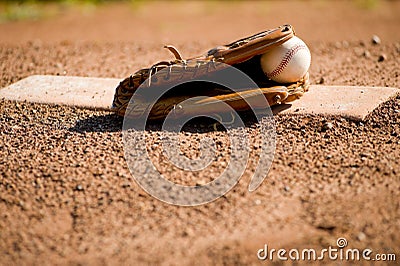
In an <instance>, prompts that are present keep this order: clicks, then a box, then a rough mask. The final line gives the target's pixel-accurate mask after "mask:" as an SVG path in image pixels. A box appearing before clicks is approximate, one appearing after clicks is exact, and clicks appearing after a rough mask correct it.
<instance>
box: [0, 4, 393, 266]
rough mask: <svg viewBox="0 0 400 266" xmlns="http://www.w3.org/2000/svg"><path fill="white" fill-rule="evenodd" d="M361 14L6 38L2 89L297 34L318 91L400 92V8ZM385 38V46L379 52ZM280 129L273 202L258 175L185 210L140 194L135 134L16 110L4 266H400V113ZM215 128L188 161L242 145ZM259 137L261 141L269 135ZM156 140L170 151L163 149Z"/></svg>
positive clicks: (138, 25) (11, 32) (133, 25)
mask: <svg viewBox="0 0 400 266" xmlns="http://www.w3.org/2000/svg"><path fill="white" fill-rule="evenodd" d="M357 3H358V2H357V1H354V2H335V3H331V2H327V1H315V2H312V1H304V2H303V1H301V2H297V1H290V2H283V1H279V2H278V1H276V2H234V3H214V2H210V3H209V2H207V3H199V2H190V3H181V2H177V3H172V4H167V3H156V2H155V3H149V4H142V5H139V6H136V7H135V9H131V7H130V6H129V5H123V4H122V5H121V4H113V5H105V6H100V7H98V8H97V10H95V11H93V12H92V13H89V14H85V15H82V14H80V13H74V12H70V11H67V12H66V13H65V14H62V15H60V17H57V18H48V19H43V20H39V21H35V22H31V21H21V22H12V23H11V22H10V23H5V24H0V37H1V38H0V69H1V71H0V77H1V78H0V87H3V86H6V85H9V84H11V83H13V82H15V81H17V80H19V79H21V78H23V77H26V76H29V75H33V74H54V75H56V74H59V75H78V76H92V77H118V78H124V77H125V76H126V75H128V74H130V73H132V72H133V71H135V70H137V69H138V68H140V67H145V66H149V65H150V64H152V63H154V62H155V61H158V60H163V59H168V58H170V57H171V56H170V55H169V54H168V53H167V52H166V51H163V50H162V49H161V47H162V45H163V44H164V43H165V42H169V43H173V44H175V45H176V46H177V47H178V48H180V49H181V50H182V52H183V54H184V55H186V56H194V55H197V54H199V53H202V52H204V51H206V50H208V49H209V48H210V47H213V46H214V45H218V44H221V43H226V42H229V41H232V40H235V39H237V38H240V37H243V36H247V35H249V34H251V33H255V32H257V31H259V30H263V29H267V28H270V27H275V26H277V25H279V24H282V23H285V22H288V23H291V24H293V25H294V27H295V28H296V31H297V33H298V35H299V36H300V37H301V38H302V39H303V40H305V42H306V43H307V44H309V46H310V49H311V52H312V56H313V62H312V66H311V69H310V73H311V81H312V83H314V84H316V83H324V84H328V85H341V84H343V85H366V86H391V87H400V77H399V75H400V70H399V69H400V61H399V59H398V58H399V56H400V35H399V32H398V29H399V27H400V17H399V16H398V14H399V11H400V2H398V1H377V3H378V4H377V6H376V7H373V8H371V9H366V8H363V7H360V6H359V5H358V4H357ZM167 11H168V12H167ZM239 18H240V19H239ZM374 34H376V35H378V36H379V37H380V38H381V40H382V42H381V44H378V45H374V44H372V42H371V38H372V36H373V35H374ZM380 57H381V58H382V57H383V58H384V60H383V61H382V60H379V58H380ZM275 119H276V131H277V145H276V152H275V158H274V161H273V164H272V167H271V170H270V172H269V174H268V177H267V178H266V180H265V181H264V183H263V184H262V185H261V187H260V188H259V189H258V190H256V191H255V192H253V193H249V192H247V184H248V181H249V179H250V176H251V173H252V171H254V166H250V167H249V168H248V169H247V170H246V172H245V175H244V176H243V178H242V179H241V181H240V183H239V185H238V186H237V187H235V188H234V189H233V190H232V191H230V192H229V193H228V194H226V196H224V197H222V198H220V199H218V200H216V201H215V202H212V203H210V204H207V205H203V206H199V207H177V206H172V205H168V204H165V203H162V202H160V201H158V200H156V199H154V198H152V197H151V196H149V195H147V194H146V193H145V192H144V191H143V190H142V189H141V188H140V187H139V186H138V185H137V184H136V183H135V181H134V179H133V178H132V176H131V174H130V172H129V169H128V167H127V164H126V161H125V159H124V151H123V143H122V133H121V127H122V121H121V119H120V118H118V117H116V116H114V115H112V114H109V113H107V112H100V111H89V110H80V109H75V108H67V107H61V106H46V105H39V104H29V103H15V102H9V101H5V100H2V101H1V102H0V160H1V163H0V173H1V175H0V191H1V193H0V217H1V218H0V239H1V241H0V258H1V259H0V264H3V265H9V264H73V265H75V264H77V265H78V264H79V265H80V264H122V263H123V264H186V265H187V264H204V263H208V264H219V265H225V264H226V265H230V264H258V263H259V261H258V260H257V256H256V253H257V250H258V249H260V248H262V247H263V246H264V244H268V245H269V247H270V248H285V249H287V250H289V249H291V248H299V249H301V248H316V249H317V250H321V249H322V248H327V247H328V246H329V245H332V246H335V245H336V240H337V239H338V238H339V237H345V238H346V239H347V241H348V243H349V245H348V247H350V248H359V249H365V248H371V249H372V250H374V252H375V253H395V254H396V255H397V260H399V256H400V253H399V248H400V240H399V239H400V237H399V236H400V235H399V232H400V223H399V220H400V204H399V197H400V166H399V164H398V162H399V161H400V152H399V150H400V149H399V147H400V126H399V123H400V97H397V98H395V99H393V100H391V101H389V102H387V103H385V104H384V105H382V106H381V107H380V108H378V109H377V110H375V112H374V113H373V114H372V115H370V116H369V117H368V118H367V119H366V121H363V122H362V123H361V122H354V121H349V120H346V119H343V118H340V117H321V116H310V115H306V116H299V115H297V116H285V115H278V116H276V117H275ZM327 123H331V125H332V127H327V126H326V124H327ZM205 127H206V128H201V127H200V128H199V127H196V125H192V126H190V125H189V129H188V130H187V131H186V132H184V133H183V138H184V139H185V141H186V142H185V145H184V147H183V152H184V153H185V154H186V155H187V156H189V157H193V156H194V154H195V153H196V150H193V148H190V147H191V146H194V147H197V146H196V145H197V144H196V143H197V141H198V139H200V138H203V137H210V138H213V139H215V140H217V141H220V143H222V144H226V143H227V140H226V139H227V136H226V133H225V131H217V132H214V131H212V130H209V129H208V128H207V125H206V126H205ZM246 129H247V130H248V132H249V134H250V135H252V136H254V137H255V138H256V140H257V129H256V125H249V126H248V127H247V128H246ZM145 134H147V136H149V146H154V145H153V144H156V143H157V142H158V138H159V137H160V136H162V134H163V133H161V132H159V131H158V130H156V129H152V130H148V131H146V132H145ZM222 146H223V145H222ZM161 152H162V151H161V150H159V149H155V150H153V151H152V153H153V154H154V156H155V157H157V156H159V155H160V153H161ZM228 162H229V156H227V155H226V154H224V153H222V156H221V157H219V159H218V161H217V163H214V164H212V165H211V166H210V167H211V168H210V169H207V171H205V172H203V173H200V174H198V175H197V176H183V175H182V176H176V175H175V176H172V178H175V179H176V180H179V179H180V178H181V180H180V181H181V182H183V183H184V182H191V181H193V180H187V179H190V178H192V179H193V178H198V179H209V178H210V175H211V174H213V173H220V172H221V171H222V170H223V169H224V166H225V165H226V164H227V163H228ZM158 166H159V168H160V170H161V171H164V172H165V171H168V169H171V166H170V165H169V164H168V162H164V161H161V162H160V163H159V165H158ZM196 180H197V179H196ZM267 262H268V261H267ZM327 262H329V261H327ZM262 263H266V262H262ZM331 263H332V264H333V263H337V261H336V262H331ZM365 263H368V262H365ZM393 264H395V263H393Z"/></svg>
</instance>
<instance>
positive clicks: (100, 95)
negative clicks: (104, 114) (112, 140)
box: [0, 75, 121, 110]
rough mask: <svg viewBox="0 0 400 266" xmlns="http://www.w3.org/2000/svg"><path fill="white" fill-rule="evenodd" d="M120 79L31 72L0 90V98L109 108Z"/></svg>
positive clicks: (91, 107)
mask: <svg viewBox="0 0 400 266" xmlns="http://www.w3.org/2000/svg"><path fill="white" fill-rule="evenodd" d="M120 81H121V80H120V79H112V78H88V77H70V76H50V75H46V76H41V75H37V76H30V77H27V78H25V79H22V80H20V81H18V82H16V83H14V84H11V85H10V86H8V87H6V88H4V89H1V90H0V99H1V98H5V99H7V100H16V101H25V100H26V101H28V102H35V103H46V104H60V105H69V106H78V107H83V108H90V109H104V110H108V109H109V108H110V107H111V104H112V100H113V97H114V92H115V88H116V87H117V85H118V84H119V82H120Z"/></svg>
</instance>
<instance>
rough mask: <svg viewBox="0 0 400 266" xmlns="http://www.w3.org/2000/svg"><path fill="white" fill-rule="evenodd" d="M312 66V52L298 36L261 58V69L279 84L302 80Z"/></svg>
mask: <svg viewBox="0 0 400 266" xmlns="http://www.w3.org/2000/svg"><path fill="white" fill-rule="evenodd" d="M310 64H311V53H310V50H309V49H308V47H307V45H306V44H305V43H304V42H303V41H302V40H301V39H300V38H298V37H296V36H295V37H293V38H290V39H289V40H288V41H286V42H284V43H283V44H281V45H279V46H277V47H274V48H272V49H271V50H269V51H268V52H266V53H265V54H263V55H262V56H261V68H262V70H263V71H264V73H265V75H267V77H268V78H270V79H272V80H274V81H276V82H279V83H291V82H296V81H298V80H300V79H301V78H302V77H303V76H304V75H305V74H306V73H307V71H308V69H309V68H310Z"/></svg>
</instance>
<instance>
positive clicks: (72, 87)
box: [0, 76, 400, 120]
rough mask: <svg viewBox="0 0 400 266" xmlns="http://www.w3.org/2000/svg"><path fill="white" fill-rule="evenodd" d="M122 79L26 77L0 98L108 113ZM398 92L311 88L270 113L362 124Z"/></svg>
mask: <svg viewBox="0 0 400 266" xmlns="http://www.w3.org/2000/svg"><path fill="white" fill-rule="evenodd" d="M121 80H122V79H112V78H87V77H69V76H30V77H27V78H25V79H22V80H20V81H18V82H16V83H14V84H11V85H10V86H8V87H6V88H3V89H1V90H0V98H5V99H7V100H17V101H28V102H37V103H46V104H62V105H69V106H78V107H83V108H92V109H104V110H108V109H109V108H110V106H111V104H112V100H113V97H114V92H115V88H116V87H117V85H118V84H119V82H120V81H121ZM399 92H400V90H399V89H397V88H388V87H359V86H324V85H312V86H311V87H310V90H309V91H308V92H307V93H305V94H304V96H303V97H302V98H301V99H299V100H297V101H294V102H292V103H291V104H284V105H281V106H277V107H274V108H273V111H274V113H283V114H326V115H340V116H344V117H348V118H351V119H355V120H363V119H364V118H365V117H366V116H367V115H368V114H369V113H371V112H372V111H373V110H374V109H375V108H376V107H378V106H379V105H380V104H381V103H383V102H385V101H387V100H389V99H390V98H392V97H395V96H396V94H397V93H399Z"/></svg>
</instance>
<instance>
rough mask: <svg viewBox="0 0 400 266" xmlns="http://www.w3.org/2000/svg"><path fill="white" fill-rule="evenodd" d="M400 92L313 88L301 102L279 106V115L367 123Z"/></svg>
mask: <svg viewBox="0 0 400 266" xmlns="http://www.w3.org/2000/svg"><path fill="white" fill-rule="evenodd" d="M398 93H400V90H399V89H398V88H390V87H362V86H324V85H311V86H310V89H309V91H308V92H307V93H305V94H304V95H303V97H302V98H300V99H299V100H297V101H294V102H291V103H290V104H286V105H282V106H277V107H276V108H274V109H273V111H274V112H275V113H284V114H285V113H288V114H325V115H338V116H343V117H347V118H350V119H353V120H364V118H365V117H366V116H367V115H368V114H369V113H371V112H372V111H373V110H374V109H375V108H377V107H378V106H379V105H380V104H382V103H384V102H386V101H388V100H390V99H391V98H393V97H395V96H396V95H397V94H398Z"/></svg>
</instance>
